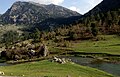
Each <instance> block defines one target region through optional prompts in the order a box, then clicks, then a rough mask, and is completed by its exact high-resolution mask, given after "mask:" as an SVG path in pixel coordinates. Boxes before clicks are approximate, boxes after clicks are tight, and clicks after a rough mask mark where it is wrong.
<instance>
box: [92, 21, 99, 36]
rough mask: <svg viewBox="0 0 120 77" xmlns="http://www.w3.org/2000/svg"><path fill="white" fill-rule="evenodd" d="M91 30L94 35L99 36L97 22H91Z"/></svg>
mask: <svg viewBox="0 0 120 77" xmlns="http://www.w3.org/2000/svg"><path fill="white" fill-rule="evenodd" d="M91 32H92V35H93V36H94V37H96V36H97V34H98V30H97V27H96V25H95V23H91Z"/></svg>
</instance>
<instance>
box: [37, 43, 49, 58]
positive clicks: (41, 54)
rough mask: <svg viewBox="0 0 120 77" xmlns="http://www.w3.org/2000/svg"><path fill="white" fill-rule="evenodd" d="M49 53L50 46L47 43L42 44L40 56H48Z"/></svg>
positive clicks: (39, 51)
mask: <svg viewBox="0 0 120 77" xmlns="http://www.w3.org/2000/svg"><path fill="white" fill-rule="evenodd" d="M48 55H49V51H48V48H47V46H46V45H45V44H43V45H41V46H40V47H39V49H38V57H39V56H43V57H46V56H48Z"/></svg>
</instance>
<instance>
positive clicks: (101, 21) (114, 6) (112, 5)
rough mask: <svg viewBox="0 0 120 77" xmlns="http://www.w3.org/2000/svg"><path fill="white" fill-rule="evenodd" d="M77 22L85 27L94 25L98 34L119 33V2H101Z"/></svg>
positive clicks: (115, 0) (108, 0)
mask: <svg viewBox="0 0 120 77" xmlns="http://www.w3.org/2000/svg"><path fill="white" fill-rule="evenodd" d="M78 22H79V23H83V24H84V25H85V26H87V27H91V26H92V25H95V27H96V29H97V30H98V31H99V32H100V33H104V34H118V33H120V0H103V1H102V2H101V3H100V4H98V5H97V6H95V7H94V8H93V9H92V10H90V11H89V12H88V13H86V14H85V15H83V16H82V17H81V19H80V20H79V21H78Z"/></svg>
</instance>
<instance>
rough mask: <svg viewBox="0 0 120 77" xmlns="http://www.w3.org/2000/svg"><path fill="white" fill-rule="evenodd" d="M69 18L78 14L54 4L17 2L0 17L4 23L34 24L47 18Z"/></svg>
mask: <svg viewBox="0 0 120 77" xmlns="http://www.w3.org/2000/svg"><path fill="white" fill-rule="evenodd" d="M70 16H80V14H79V13H77V12H74V11H71V10H69V9H67V8H64V7H62V6H58V5H54V4H49V5H44V4H39V3H35V2H24V1H17V2H15V3H14V4H13V5H12V6H11V8H10V9H8V10H7V11H6V12H5V13H4V14H3V15H2V20H3V22H5V23H18V24H34V23H38V22H42V21H44V20H46V19H48V18H59V17H63V18H66V17H70Z"/></svg>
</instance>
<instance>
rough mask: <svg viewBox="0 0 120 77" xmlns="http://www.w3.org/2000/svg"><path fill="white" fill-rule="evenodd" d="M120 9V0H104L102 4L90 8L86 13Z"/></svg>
mask: <svg viewBox="0 0 120 77" xmlns="http://www.w3.org/2000/svg"><path fill="white" fill-rule="evenodd" d="M115 9H120V0H103V1H102V2H101V3H100V4H98V5H97V6H96V7H94V8H93V9H92V10H90V11H89V12H88V13H86V14H85V16H86V15H95V14H97V13H105V12H108V11H111V10H115Z"/></svg>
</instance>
